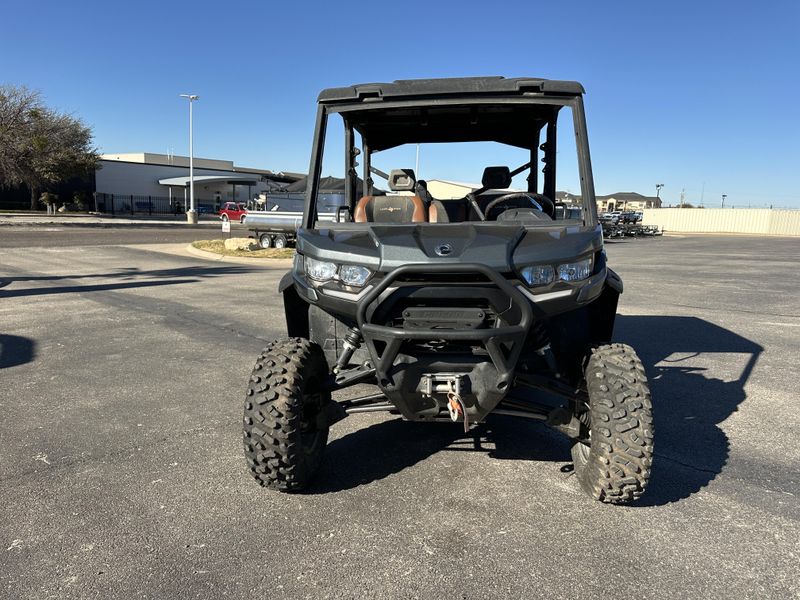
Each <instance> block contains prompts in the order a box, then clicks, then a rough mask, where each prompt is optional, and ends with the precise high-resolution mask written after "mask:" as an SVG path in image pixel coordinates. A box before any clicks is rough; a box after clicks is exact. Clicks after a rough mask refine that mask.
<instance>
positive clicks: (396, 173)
mask: <svg viewBox="0 0 800 600" xmlns="http://www.w3.org/2000/svg"><path fill="white" fill-rule="evenodd" d="M416 183H417V176H416V175H414V169H392V171H391V172H390V173H389V189H390V190H392V191H393V192H413V191H414V186H415V185H416Z"/></svg>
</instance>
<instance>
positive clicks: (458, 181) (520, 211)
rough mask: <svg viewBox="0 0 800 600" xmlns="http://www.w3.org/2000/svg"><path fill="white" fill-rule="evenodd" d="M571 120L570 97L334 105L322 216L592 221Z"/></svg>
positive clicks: (388, 220) (396, 220) (368, 220)
mask: <svg viewBox="0 0 800 600" xmlns="http://www.w3.org/2000/svg"><path fill="white" fill-rule="evenodd" d="M574 123H575V119H574V115H573V108H572V106H570V105H569V104H567V103H564V104H539V105H537V104H524V105H523V104H520V105H507V104H500V105H487V106H480V107H475V106H445V107H441V108H432V107H425V108H404V107H399V108H390V109H384V108H381V109H371V110H364V109H362V110H357V111H349V112H348V111H343V112H332V113H331V114H330V115H328V118H327V123H326V127H325V130H326V134H325V140H324V146H322V147H321V150H322V157H321V169H320V184H319V187H318V189H317V197H318V198H320V199H322V197H323V196H324V198H325V201H324V202H317V203H315V205H316V211H315V212H316V215H315V216H316V219H315V222H325V223H330V222H331V221H337V222H339V223H353V224H354V225H364V224H372V223H380V224H386V225H391V224H423V223H429V224H445V223H448V224H449V223H461V222H491V223H496V224H506V225H525V226H542V225H553V224H556V223H557V222H570V223H575V224H585V223H586V217H587V214H586V212H587V211H586V208H585V207H584V205H583V201H582V200H583V199H582V193H581V171H580V160H579V158H580V153H579V148H578V141H577V140H578V138H577V136H576V135H575V128H574ZM334 188H335V192H336V196H337V197H336V198H335V201H331V195H332V192H333V191H334Z"/></svg>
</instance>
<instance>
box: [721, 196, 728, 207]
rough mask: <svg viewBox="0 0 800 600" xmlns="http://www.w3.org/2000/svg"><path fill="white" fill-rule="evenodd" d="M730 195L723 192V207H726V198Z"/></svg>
mask: <svg viewBox="0 0 800 600" xmlns="http://www.w3.org/2000/svg"><path fill="white" fill-rule="evenodd" d="M727 197H728V194H722V208H725V198H727Z"/></svg>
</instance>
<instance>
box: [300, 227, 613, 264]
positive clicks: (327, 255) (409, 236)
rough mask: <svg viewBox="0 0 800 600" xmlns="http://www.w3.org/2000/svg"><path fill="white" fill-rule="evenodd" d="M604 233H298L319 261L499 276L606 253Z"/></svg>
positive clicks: (437, 229)
mask: <svg viewBox="0 0 800 600" xmlns="http://www.w3.org/2000/svg"><path fill="white" fill-rule="evenodd" d="M602 244H603V240H602V230H600V229H599V228H597V229H595V228H591V229H587V228H586V227H582V226H574V225H570V226H564V225H557V226H552V227H542V226H537V227H522V226H518V225H505V224H504V225H497V224H495V223H457V224H449V225H448V224H435V225H431V224H416V225H377V224H372V225H370V224H367V225H358V226H353V225H349V224H348V225H343V226H341V227H331V228H324V229H316V230H306V229H300V230H298V232H297V250H298V252H299V253H300V254H303V255H308V256H311V257H313V258H317V259H319V260H330V261H333V262H337V263H349V264H360V265H364V266H366V267H368V268H370V269H372V270H373V271H379V272H386V271H390V270H392V269H395V268H397V267H400V266H402V265H407V264H425V263H437V264H439V263H448V262H453V263H480V264H484V265H486V266H488V267H490V268H492V269H495V270H497V271H501V272H510V271H513V270H514V266H515V265H526V264H532V263H539V262H544V263H554V262H559V261H563V260H568V259H571V258H576V257H579V256H584V255H586V254H590V253H593V252H596V251H598V250H600V249H602Z"/></svg>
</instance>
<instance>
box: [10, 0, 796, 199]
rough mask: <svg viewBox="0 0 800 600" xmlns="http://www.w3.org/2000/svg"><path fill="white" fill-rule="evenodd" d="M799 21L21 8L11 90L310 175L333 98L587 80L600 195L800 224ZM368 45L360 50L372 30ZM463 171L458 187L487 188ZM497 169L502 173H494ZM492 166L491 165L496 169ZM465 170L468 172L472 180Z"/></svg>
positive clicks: (373, 6) (165, 143)
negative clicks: (427, 86)
mask: <svg viewBox="0 0 800 600" xmlns="http://www.w3.org/2000/svg"><path fill="white" fill-rule="evenodd" d="M799 7H800V3H797V2H791V1H776V2H760V3H753V2H747V3H744V2H739V1H727V2H716V1H705V2H697V1H695V2H682V1H678V2H661V3H645V2H627V1H622V2H615V3H607V2H606V3H600V2H596V1H595V2H584V1H582V0H576V1H574V2H569V3H566V2H552V1H549V2H535V1H531V0H528V1H521V2H507V3H504V2H499V1H495V2H485V1H483V2H471V1H460V2H447V3H444V2H441V3H437V2H432V1H430V0H428V1H427V2H416V1H404V2H397V3H394V4H391V5H390V4H388V3H355V2H353V3H350V2H343V1H339V2H330V3H320V4H319V5H317V4H316V3H311V2H293V3H278V2H265V1H261V2H256V1H252V2H241V1H236V0H230V1H228V2H225V3H219V2H214V3H211V2H202V1H196V2H192V3H188V2H165V1H163V0H162V2H149V1H139V2H131V3H117V2H80V3H77V2H76V3H71V2H61V1H59V2H35V3H34V2H30V3H21V2H15V3H11V4H10V5H8V6H7V7H6V8H5V9H4V11H3V25H2V36H0V82H2V83H13V84H24V85H27V86H29V87H32V88H36V89H38V90H40V91H41V92H42V93H43V94H44V96H45V98H46V100H47V102H48V103H49V104H50V105H52V106H55V107H57V108H59V109H62V110H65V111H69V112H72V113H74V114H76V115H77V116H79V117H81V118H82V119H83V120H85V121H86V122H87V123H89V124H90V125H92V126H93V128H94V131H95V138H96V144H97V145H98V146H99V147H100V149H101V151H104V152H125V151H144V150H147V151H151V152H162V153H164V152H166V151H167V149H168V148H173V149H174V151H175V153H176V154H186V152H187V142H186V136H187V124H186V106H185V101H182V100H181V99H179V98H178V94H179V93H181V92H192V93H196V94H200V95H201V99H200V101H199V103H198V104H197V105H195V106H196V112H195V117H196V120H195V154H196V155H198V156H206V157H211V158H225V159H232V160H234V161H235V162H236V163H237V164H241V165H246V166H254V167H260V168H269V169H274V170H288V171H305V170H306V169H307V167H308V153H309V147H310V142H311V134H312V126H313V115H314V110H315V108H314V101H315V99H316V95H317V93H318V91H319V90H320V89H321V88H324V87H329V86H339V85H348V84H351V83H359V82H367V81H391V80H393V79H401V78H415V77H452V76H467V75H495V74H496V75H505V76H510V77H513V76H536V77H549V78H555V79H577V80H578V81H581V82H582V83H583V84H584V86H585V87H586V89H587V92H588V93H587V96H586V106H587V118H588V122H589V134H590V143H591V151H592V160H593V166H594V176H595V187H596V188H597V191H598V193H601V194H604V193H611V192H615V191H639V192H641V193H645V194H649V195H652V194H654V193H655V187H654V186H655V184H656V183H664V184H665V187H664V189H663V190H662V197H663V198H665V200H666V201H667V202H673V203H677V202H678V198H679V195H680V191H681V189H682V188H685V189H686V194H687V200H688V201H692V202H697V201H699V200H700V196H701V191H702V190H704V197H703V200H704V203H705V204H706V205H707V206H718V205H719V202H720V195H721V194H723V193H724V194H727V195H728V199H727V201H726V205H730V204H733V205H737V206H746V205H748V204H752V205H754V206H755V205H770V204H772V205H775V206H792V207H797V208H800V192H798V184H797V182H796V178H797V174H798V172H800V169H799V168H798V166H800V117H798V113H797V108H796V107H797V104H798V92H800V67H799V66H798V62H800V41H799V40H800V36H798V33H797V26H798V23H799V22H800V8H799ZM362 24H363V27H365V28H366V31H364V32H362V31H360V29H359V28H360V27H361V26H362ZM460 162H461V161H459V160H458V157H454V159H453V165H452V172H453V178H454V179H462V180H475V179H477V178H479V177H480V174H479V173H477V174H476V173H473V172H472V169H468V168H467V164H466V163H465V164H464V166H463V168H462V167H460ZM491 162H492V161H491V160H490V161H489V163H491ZM487 164H488V163H487ZM460 169H462V170H463V172H462V171H461V170H460Z"/></svg>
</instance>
